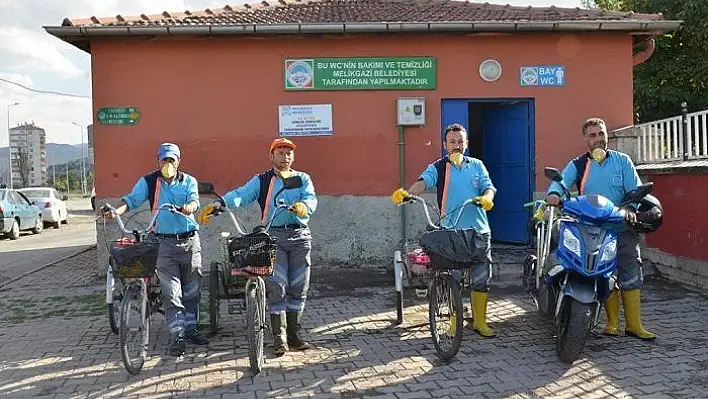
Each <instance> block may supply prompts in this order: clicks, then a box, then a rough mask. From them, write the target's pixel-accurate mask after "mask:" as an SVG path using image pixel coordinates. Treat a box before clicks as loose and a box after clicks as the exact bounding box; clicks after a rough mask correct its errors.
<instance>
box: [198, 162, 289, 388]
mask: <svg viewBox="0 0 708 399" xmlns="http://www.w3.org/2000/svg"><path fill="white" fill-rule="evenodd" d="M283 181H284V185H283V188H281V189H280V190H279V191H278V192H276V194H275V195H274V196H273V203H274V204H276V209H275V211H274V212H273V215H271V217H270V220H269V221H268V223H267V224H266V225H265V226H263V225H258V226H256V227H255V228H254V229H253V232H251V233H246V232H245V231H244V230H243V229H242V228H241V226H240V225H239V223H238V222H237V220H236V216H235V215H234V213H233V212H232V211H231V210H230V209H229V208H228V207H227V206H226V205H225V204H226V201H224V198H223V197H222V196H221V195H219V194H218V193H216V192H215V191H214V186H213V184H211V183H207V182H200V183H199V184H200V186H201V187H200V190H199V192H200V193H208V194H213V195H215V196H216V197H217V198H218V199H219V201H220V202H221V204H222V205H223V206H221V207H220V208H215V209H214V211H213V212H212V215H215V216H216V215H219V214H221V213H223V212H227V213H228V214H229V216H230V217H231V222H232V223H233V225H234V228H235V229H236V232H237V233H238V234H239V235H238V236H232V234H231V233H230V232H222V233H221V244H222V245H221V247H222V250H223V253H224V258H223V263H222V262H212V264H211V265H210V272H209V317H210V320H209V321H210V327H211V331H212V333H216V332H217V331H218V324H219V302H220V300H221V299H243V301H244V302H245V303H244V306H245V308H246V340H247V341H248V358H249V363H250V366H251V372H252V373H253V374H254V375H256V374H259V373H260V372H261V370H262V369H263V364H264V356H263V346H264V341H263V340H264V331H265V330H269V326H268V321H267V312H266V287H265V280H264V278H265V277H268V276H272V275H273V269H274V267H275V257H276V252H277V238H276V237H273V236H271V235H270V234H269V233H268V232H269V230H270V226H271V224H272V223H273V220H274V219H275V216H277V215H278V214H280V213H281V212H282V211H284V210H286V209H288V208H289V206H288V205H286V204H285V201H284V200H282V199H280V200H277V197H278V195H280V193H281V192H283V190H286V189H294V188H299V187H301V186H302V179H301V178H300V176H292V177H288V178H286V179H283ZM227 276H228V277H227ZM234 277H246V281H245V284H242V283H243V282H242V281H240V280H239V279H238V278H234ZM221 290H223V292H224V294H223V295H222V294H221V292H220V291H221ZM230 313H231V312H230Z"/></svg>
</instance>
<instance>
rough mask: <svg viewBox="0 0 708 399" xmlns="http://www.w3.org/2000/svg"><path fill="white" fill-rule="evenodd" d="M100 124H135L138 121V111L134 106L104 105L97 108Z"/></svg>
mask: <svg viewBox="0 0 708 399" xmlns="http://www.w3.org/2000/svg"><path fill="white" fill-rule="evenodd" d="M96 116H97V117H98V122H99V123H100V124H102V125H135V124H137V123H138V122H140V111H139V110H138V109H137V108H134V107H106V108H101V109H99V110H98V113H97V114H96Z"/></svg>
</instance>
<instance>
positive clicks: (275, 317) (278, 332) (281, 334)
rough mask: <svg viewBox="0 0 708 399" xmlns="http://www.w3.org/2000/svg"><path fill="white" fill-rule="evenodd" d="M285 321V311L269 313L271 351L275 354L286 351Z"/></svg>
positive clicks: (278, 354) (281, 354)
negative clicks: (271, 333) (271, 331)
mask: <svg viewBox="0 0 708 399" xmlns="http://www.w3.org/2000/svg"><path fill="white" fill-rule="evenodd" d="M285 323H286V319H285V313H279V314H271V315H270V326H271V329H272V330H273V352H274V353H275V355H276V356H283V355H284V354H285V352H287V351H288V344H287V337H286V332H285Z"/></svg>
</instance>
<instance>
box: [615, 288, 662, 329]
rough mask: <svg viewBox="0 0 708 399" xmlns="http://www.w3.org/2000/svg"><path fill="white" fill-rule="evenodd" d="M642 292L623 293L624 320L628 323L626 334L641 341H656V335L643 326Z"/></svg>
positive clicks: (637, 290) (638, 290)
mask: <svg viewBox="0 0 708 399" xmlns="http://www.w3.org/2000/svg"><path fill="white" fill-rule="evenodd" d="M640 298H641V290H640V289H636V290H631V291H622V305H624V319H625V320H626V322H627V327H626V328H625V332H626V333H627V335H632V336H634V337H637V338H640V339H654V338H656V335H654V334H653V333H651V332H649V331H647V330H645V329H644V326H642V310H641V309H642V308H641V299H640Z"/></svg>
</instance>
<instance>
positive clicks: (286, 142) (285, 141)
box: [270, 137, 297, 152]
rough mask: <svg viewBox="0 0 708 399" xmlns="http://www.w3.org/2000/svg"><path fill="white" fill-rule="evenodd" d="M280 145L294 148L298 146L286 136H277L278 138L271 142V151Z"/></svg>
mask: <svg viewBox="0 0 708 399" xmlns="http://www.w3.org/2000/svg"><path fill="white" fill-rule="evenodd" d="M278 147H289V148H292V149H293V150H294V149H296V148H297V146H295V143H293V142H292V141H290V140H288V139H286V138H284V137H280V138H277V139H275V140H273V142H272V143H270V152H273V150H274V149H276V148H278Z"/></svg>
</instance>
